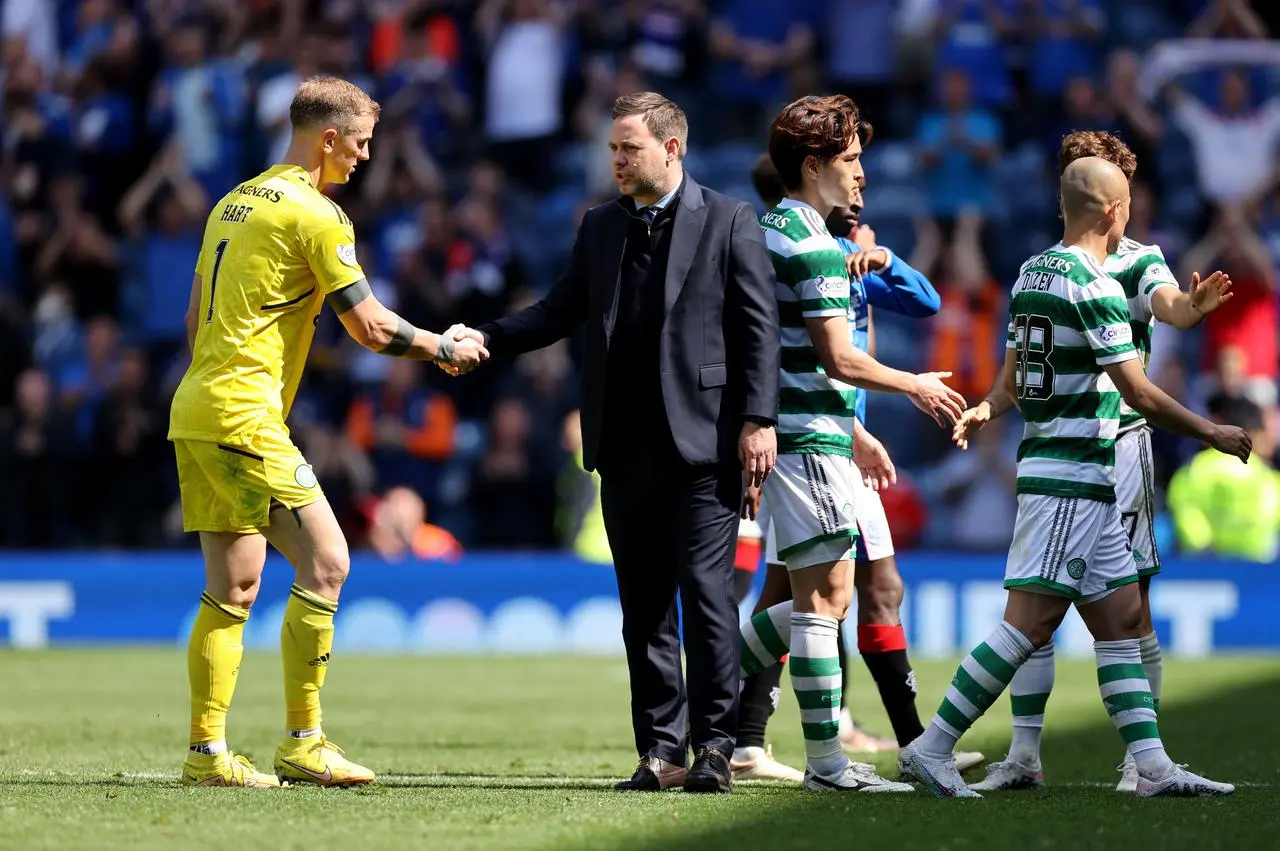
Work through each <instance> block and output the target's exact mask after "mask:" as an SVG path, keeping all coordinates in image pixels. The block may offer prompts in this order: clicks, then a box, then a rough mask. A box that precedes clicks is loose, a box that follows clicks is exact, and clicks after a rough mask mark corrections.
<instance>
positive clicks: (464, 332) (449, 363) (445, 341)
mask: <svg viewBox="0 0 1280 851" xmlns="http://www.w3.org/2000/svg"><path fill="white" fill-rule="evenodd" d="M488 359H489V350H488V349H487V348H485V340H484V334H481V333H480V332H479V331H477V330H476V329H474V328H468V327H467V326H466V325H463V324H461V323H459V324H456V325H452V326H450V327H449V330H447V331H445V332H444V333H443V334H441V335H440V350H439V353H438V354H437V355H436V359H435V364H436V366H438V367H440V368H441V369H442V370H444V371H445V372H447V373H449V374H450V375H466V374H467V373H468V372H470V371H471V370H473V369H475V368H476V367H477V366H479V365H480V364H482V363H484V362H485V361H487V360H488Z"/></svg>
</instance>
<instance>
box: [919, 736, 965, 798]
mask: <svg viewBox="0 0 1280 851" xmlns="http://www.w3.org/2000/svg"><path fill="white" fill-rule="evenodd" d="M918 741H919V739H917V740H916V742H918ZM916 742H912V743H911V744H909V745H907V746H906V747H905V748H903V749H902V750H900V751H898V773H899V775H901V776H902V777H903V779H907V778H910V779H912V780H916V781H918V782H919V783H920V784H921V785H922V786H924V788H925V789H926V790H927V791H928V792H930V793H932V794H934V795H936V796H937V797H939V798H981V797H982V796H981V795H979V794H978V793H977V792H974V791H972V790H970V789H969V787H968V786H966V785H965V783H964V778H963V777H961V776H960V772H959V771H956V759H955V756H954V755H952V754H947V755H946V756H930V755H928V754H925V753H923V752H922V751H921V750H920V749H919V747H918V746H917V745H916Z"/></svg>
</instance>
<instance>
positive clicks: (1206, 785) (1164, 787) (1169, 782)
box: [1138, 765, 1236, 798]
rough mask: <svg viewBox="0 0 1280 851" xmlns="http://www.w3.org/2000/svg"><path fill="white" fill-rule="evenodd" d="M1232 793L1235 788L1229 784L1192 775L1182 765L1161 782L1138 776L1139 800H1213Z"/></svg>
mask: <svg viewBox="0 0 1280 851" xmlns="http://www.w3.org/2000/svg"><path fill="white" fill-rule="evenodd" d="M1234 791H1236V787H1235V786H1232V785H1231V784H1230V783H1219V782H1217V781H1216V780H1209V779H1208V778H1206V777H1201V776H1200V775H1198V774H1192V773H1191V772H1190V771H1187V769H1186V766H1183V765H1179V766H1177V767H1176V768H1175V769H1174V770H1173V772H1172V773H1171V774H1170V775H1169V776H1168V777H1166V778H1164V779H1163V780H1148V779H1147V778H1145V777H1143V776H1141V775H1139V776H1138V797H1139V798H1214V797H1219V796H1222V795H1230V794H1231V793H1232V792H1234Z"/></svg>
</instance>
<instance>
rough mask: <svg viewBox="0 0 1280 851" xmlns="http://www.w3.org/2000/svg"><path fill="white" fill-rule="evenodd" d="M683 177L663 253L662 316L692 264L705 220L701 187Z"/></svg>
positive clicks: (705, 210)
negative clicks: (667, 245) (665, 266)
mask: <svg viewBox="0 0 1280 851" xmlns="http://www.w3.org/2000/svg"><path fill="white" fill-rule="evenodd" d="M684 180H685V185H684V189H683V190H681V192H680V205H679V206H678V207H676V219H675V221H674V222H672V223H671V224H672V227H671V250H670V253H669V254H668V255H667V277H666V280H665V281H664V286H663V309H662V315H663V318H664V319H665V318H666V317H667V316H669V315H670V314H671V307H672V305H674V304H675V303H676V299H677V298H678V297H679V296H680V290H681V289H683V288H684V281H685V278H687V277H688V276H689V268H690V267H691V266H692V265H693V257H694V255H695V254H697V253H698V243H699V242H700V241H701V240H702V226H703V225H704V224H705V223H706V221H707V207H706V205H705V204H704V203H703V201H702V187H701V186H699V185H698V184H697V183H695V182H694V181H693V178H691V177H688V176H687V175H686V176H685V179H684Z"/></svg>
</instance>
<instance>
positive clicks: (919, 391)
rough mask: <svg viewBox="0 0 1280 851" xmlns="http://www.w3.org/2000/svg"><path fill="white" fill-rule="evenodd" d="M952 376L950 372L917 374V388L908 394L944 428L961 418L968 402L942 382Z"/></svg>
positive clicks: (918, 406) (915, 403)
mask: <svg viewBox="0 0 1280 851" xmlns="http://www.w3.org/2000/svg"><path fill="white" fill-rule="evenodd" d="M950 377H951V373H949V372H922V373H920V374H919V375H917V376H916V387H915V390H914V391H912V392H911V393H909V394H908V395H909V397H910V399H911V402H912V404H914V405H915V406H916V407H917V408H919V409H920V410H922V411H924V412H925V413H926V414H928V415H929V416H931V417H933V419H934V422H936V423H937V424H938V425H940V426H942V427H943V428H946V427H947V426H949V425H954V424H955V422H956V420H958V419H960V417H961V415H963V414H964V409H965V404H966V403H965V400H964V397H963V396H961V395H960V394H959V393H957V392H956V391H955V390H952V389H951V388H950V387H948V386H947V385H945V384H943V383H942V379H944V378H950Z"/></svg>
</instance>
